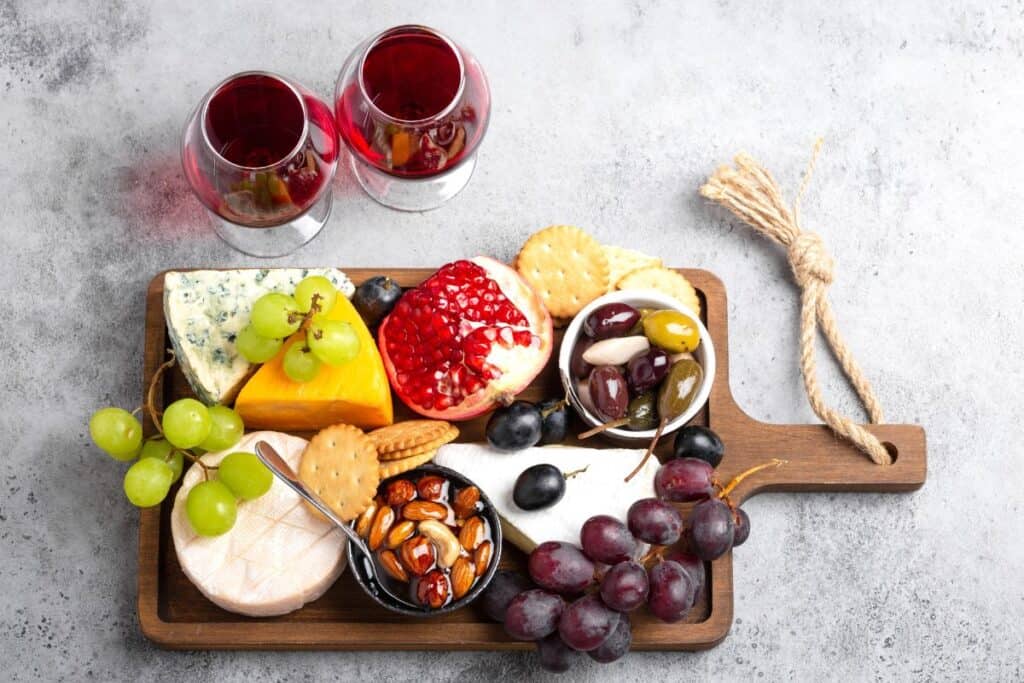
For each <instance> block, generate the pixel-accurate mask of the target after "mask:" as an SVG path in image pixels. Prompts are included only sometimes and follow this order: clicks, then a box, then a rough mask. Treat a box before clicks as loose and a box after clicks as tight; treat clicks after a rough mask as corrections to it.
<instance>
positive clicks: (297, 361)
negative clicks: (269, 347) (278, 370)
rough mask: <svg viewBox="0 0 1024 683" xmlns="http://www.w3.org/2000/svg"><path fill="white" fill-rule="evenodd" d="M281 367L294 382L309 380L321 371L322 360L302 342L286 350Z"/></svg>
mask: <svg viewBox="0 0 1024 683" xmlns="http://www.w3.org/2000/svg"><path fill="white" fill-rule="evenodd" d="M281 367H282V368H284V374H286V375H288V377H289V378H290V379H291V380H292V381H293V382H308V381H310V380H312V379H313V378H314V377H316V373H318V372H319V371H320V360H319V359H318V358H317V357H316V356H314V355H313V354H312V353H310V352H309V351H306V350H305V348H304V347H303V345H302V344H292V345H291V346H289V347H288V350H287V351H285V352H284V358H283V359H282V360H281Z"/></svg>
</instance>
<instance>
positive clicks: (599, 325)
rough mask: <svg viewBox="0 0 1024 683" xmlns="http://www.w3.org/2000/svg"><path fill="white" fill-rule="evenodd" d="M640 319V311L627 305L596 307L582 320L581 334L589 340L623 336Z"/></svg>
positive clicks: (616, 304)
mask: <svg viewBox="0 0 1024 683" xmlns="http://www.w3.org/2000/svg"><path fill="white" fill-rule="evenodd" d="M639 319H640V311H638V310H636V309H635V308H633V307H632V306H630V305H628V304H620V303H612V304H605V305H604V306H598V307H597V308H595V309H594V310H593V311H592V312H591V313H590V315H588V316H587V317H586V318H584V319H583V334H585V335H587V336H588V337H590V338H591V339H608V338H610V337H622V336H625V335H626V334H627V333H628V332H629V331H630V330H631V329H632V328H633V325H635V324H636V321H637V320H639Z"/></svg>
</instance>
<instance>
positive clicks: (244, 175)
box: [182, 72, 338, 256]
mask: <svg viewBox="0 0 1024 683" xmlns="http://www.w3.org/2000/svg"><path fill="white" fill-rule="evenodd" d="M337 157H338V145H337V134H336V128H335V125H334V120H333V116H332V115H331V112H330V109H329V108H328V106H327V105H326V104H325V103H324V102H323V101H321V100H320V99H318V98H317V97H316V96H315V95H313V94H312V93H311V92H310V91H308V90H307V89H305V88H303V87H302V86H301V85H299V84H297V83H295V82H293V81H289V80H288V79H285V78H284V77H281V76H276V75H274V74H269V73H264V72H248V73H243V74H237V75H235V76H232V77H230V78H228V79H227V80H225V81H224V82H222V83H221V84H219V85H217V86H216V87H214V88H213V90H211V91H210V93H209V94H208V95H207V96H206V97H205V98H204V99H203V101H202V102H201V103H200V104H199V106H198V107H197V108H196V111H195V112H194V113H193V115H192V117H191V119H190V120H189V122H188V124H187V125H186V127H185V135H184V139H183V143H182V163H183V166H184V169H185V175H186V177H187V178H188V180H189V182H190V184H191V185H192V188H193V189H194V190H195V192H196V194H197V196H198V197H199V199H200V200H201V201H202V202H203V204H205V205H206V207H207V208H208V209H209V210H210V211H211V212H212V213H213V214H215V220H214V226H215V229H216V230H217V232H218V234H220V235H221V237H223V238H224V239H225V240H226V241H228V242H229V243H230V244H232V246H235V247H236V248H239V249H241V250H242V251H246V252H247V253H252V254H256V255H260V256H269V255H280V254H282V253H288V252H290V251H293V250H294V249H295V248H297V247H298V246H301V244H304V243H305V242H306V241H308V240H309V239H311V238H312V236H313V235H315V234H316V233H317V232H318V231H319V229H320V228H321V227H322V226H323V223H324V222H325V221H326V219H327V215H329V212H330V204H331V194H330V182H331V179H332V178H333V177H334V173H335V170H336V168H337ZM252 228H262V229H264V231H263V232H262V234H260V233H259V232H257V231H253V230H251V229H252Z"/></svg>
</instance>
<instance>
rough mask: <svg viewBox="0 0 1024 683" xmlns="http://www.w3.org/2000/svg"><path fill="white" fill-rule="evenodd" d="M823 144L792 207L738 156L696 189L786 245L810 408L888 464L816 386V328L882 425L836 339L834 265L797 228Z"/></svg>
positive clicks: (757, 168) (874, 442) (876, 444)
mask: <svg viewBox="0 0 1024 683" xmlns="http://www.w3.org/2000/svg"><path fill="white" fill-rule="evenodd" d="M821 145H822V140H818V141H817V143H815V145H814V153H813V155H812V156H811V161H810V163H809V164H808V165H807V170H806V172H805V173H804V178H803V182H802V183H801V184H800V190H799V191H798V192H797V196H796V201H794V202H793V208H792V210H790V208H789V207H788V206H787V205H786V203H785V201H784V200H783V198H782V193H781V192H780V190H779V186H778V184H776V182H775V179H774V178H772V176H771V174H770V173H768V171H766V170H765V169H764V168H763V167H762V166H761V165H760V164H758V163H757V162H756V161H754V160H753V159H752V158H751V157H750V156H749V155H748V154H746V153H740V154H739V155H738V156H737V157H736V159H735V163H736V167H735V168H733V167H731V166H721V167H719V168H718V170H717V171H715V173H714V175H712V176H711V177H710V178H709V179H708V181H707V183H705V184H704V185H703V186H701V188H700V193H701V195H703V196H704V197H706V198H708V199H711V200H714V201H716V202H718V203H719V204H721V205H722V206H724V207H725V208H727V209H729V211H731V212H732V213H734V214H735V215H736V216H737V217H738V218H739V219H740V220H742V221H743V222H744V223H747V224H749V225H750V226H752V227H753V228H754V229H755V230H757V231H758V232H761V233H764V234H765V235H767V236H768V237H770V238H771V239H773V240H775V241H776V242H778V243H779V244H781V245H782V246H784V247H786V249H787V252H788V256H789V265H790V267H791V268H792V269H793V275H794V277H795V278H796V281H797V284H798V285H800V290H801V292H800V370H801V372H802V374H803V377H804V387H805V388H806V390H807V397H808V399H809V400H810V403H811V408H812V409H813V410H814V412H815V414H817V416H818V417H819V418H821V420H822V421H823V422H825V424H827V425H828V426H829V427H831V428H832V429H833V430H834V431H835V432H836V433H837V434H839V435H840V436H842V437H845V438H846V439H849V440H850V441H852V442H853V443H854V444H856V446H857V447H858V448H860V449H861V450H862V451H864V452H865V453H867V454H868V455H869V456H870V457H871V459H872V460H874V461H875V462H876V463H878V464H879V465H890V464H892V457H891V456H890V455H889V452H888V451H887V450H886V449H885V446H883V445H882V443H881V441H879V440H878V438H877V437H875V436H874V435H873V434H871V433H870V432H868V431H867V430H866V429H864V428H863V427H861V426H860V425H859V424H857V423H856V422H854V421H853V420H851V419H850V418H848V417H846V416H844V415H841V414H839V413H838V412H836V411H835V410H833V409H832V408H830V407H829V406H828V405H826V404H825V400H824V399H823V398H822V396H821V387H819V386H818V370H817V360H816V358H815V353H814V341H815V337H816V335H817V331H818V328H819V326H820V328H821V332H822V334H824V336H825V340H826V341H827V342H828V345H829V346H830V347H831V348H832V352H833V353H834V354H835V357H836V359H837V360H838V361H839V365H840V367H842V369H843V372H844V373H845V374H846V377H847V378H848V379H849V381H850V384H851V385H852V386H853V388H854V390H855V391H856V392H857V396H859V397H860V400H861V403H862V404H863V405H864V408H865V409H866V410H867V413H868V417H869V419H870V420H871V422H873V423H879V422H882V421H883V417H882V407H881V406H880V405H879V404H878V398H877V397H876V396H875V394H874V392H873V391H872V390H871V385H869V384H868V381H867V379H866V378H865V377H864V374H863V373H862V372H861V370H860V368H859V367H858V366H857V363H856V361H854V359H853V355H852V354H851V353H850V350H849V348H847V346H846V344H845V343H844V342H843V339H842V337H840V336H839V329H838V327H837V325H836V319H835V316H834V315H833V313H832V305H831V304H830V303H829V300H828V298H827V296H826V294H827V292H828V286H829V285H830V284H831V283H832V278H833V275H834V273H833V271H834V268H835V264H834V263H833V261H832V257H831V256H829V254H828V252H827V251H826V250H825V245H824V243H823V242H822V241H821V237H819V236H818V235H817V234H815V233H813V232H808V231H803V230H801V229H800V200H801V198H802V197H803V194H804V192H805V190H806V189H807V185H808V183H809V182H810V180H811V175H812V173H813V171H814V162H815V160H816V159H817V158H818V152H820V151H821Z"/></svg>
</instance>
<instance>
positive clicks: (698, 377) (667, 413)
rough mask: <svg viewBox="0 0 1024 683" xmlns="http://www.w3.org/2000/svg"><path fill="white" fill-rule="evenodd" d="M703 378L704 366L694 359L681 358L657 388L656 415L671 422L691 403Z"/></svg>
mask: <svg viewBox="0 0 1024 683" xmlns="http://www.w3.org/2000/svg"><path fill="white" fill-rule="evenodd" d="M703 379H704V368H702V367H701V366H700V363H698V362H697V361H695V360H692V359H690V358H683V359H680V360H678V361H676V363H675V365H673V366H672V369H671V370H669V371H668V377H666V378H665V380H664V381H663V382H662V383H661V389H659V390H658V415H660V416H661V417H662V418H663V419H664V420H666V421H667V422H671V421H672V420H674V419H676V418H677V417H679V416H680V415H682V414H683V413H685V412H686V409H687V408H689V407H690V404H691V403H693V399H694V397H695V396H696V395H697V390H698V389H700V385H701V382H702V381H703Z"/></svg>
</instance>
